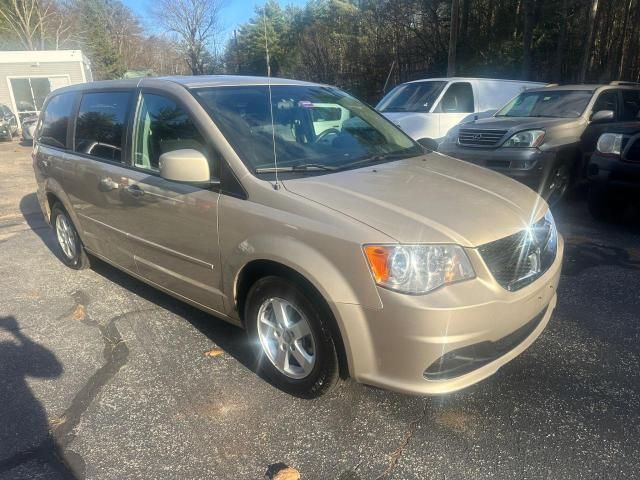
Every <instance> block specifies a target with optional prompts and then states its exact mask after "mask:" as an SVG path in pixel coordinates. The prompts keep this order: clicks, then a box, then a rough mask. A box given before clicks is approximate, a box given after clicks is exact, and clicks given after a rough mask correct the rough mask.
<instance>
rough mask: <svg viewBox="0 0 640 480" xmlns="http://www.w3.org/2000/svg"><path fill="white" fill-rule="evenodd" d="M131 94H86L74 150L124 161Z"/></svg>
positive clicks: (79, 117) (77, 126)
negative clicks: (125, 133) (125, 134)
mask: <svg viewBox="0 0 640 480" xmlns="http://www.w3.org/2000/svg"><path fill="white" fill-rule="evenodd" d="M130 97H131V93H130V92H101V93H86V94H84V95H83V96H82V101H81V102H80V110H79V112H78V120H77V121H76V136H75V151H76V152H79V153H84V154H87V155H92V156H94V157H98V158H101V159H104V160H111V161H114V162H121V161H122V160H123V157H122V148H123V143H124V129H125V124H126V119H127V109H128V107H129V99H130Z"/></svg>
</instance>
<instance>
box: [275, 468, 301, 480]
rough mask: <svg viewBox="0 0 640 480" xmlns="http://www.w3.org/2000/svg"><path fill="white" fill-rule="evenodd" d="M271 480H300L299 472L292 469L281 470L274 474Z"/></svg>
mask: <svg viewBox="0 0 640 480" xmlns="http://www.w3.org/2000/svg"><path fill="white" fill-rule="evenodd" d="M271 478H272V480H300V472H299V471H298V470H296V469H295V468H292V467H287V468H283V469H282V470H280V471H279V472H278V473H276V474H275V475H274V476H273V477H271Z"/></svg>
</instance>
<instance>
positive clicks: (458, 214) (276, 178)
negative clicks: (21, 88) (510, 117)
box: [33, 76, 563, 397]
mask: <svg viewBox="0 0 640 480" xmlns="http://www.w3.org/2000/svg"><path fill="white" fill-rule="evenodd" d="M33 166H34V170H35V174H36V178H37V182H38V197H39V200H40V204H41V207H42V210H43V212H44V214H45V217H46V218H47V220H48V221H49V222H50V224H51V225H52V227H53V229H54V231H55V236H56V239H57V242H58V244H59V246H60V249H61V258H62V259H63V261H64V262H65V263H66V264H67V265H68V266H70V267H72V268H76V269H80V268H86V267H88V266H89V261H90V258H92V257H97V258H100V259H102V260H104V261H106V262H108V263H110V264H112V265H114V266H115V267H117V268H119V269H121V270H123V271H125V272H127V273H129V274H131V275H133V276H134V277H136V278H138V279H140V280H142V281H144V282H147V283H148V284H150V285H153V286H154V287H156V288H158V289H160V290H162V291H164V292H166V293H168V294H170V295H172V296H174V297H176V298H178V299H180V300H183V301H185V302H188V303H190V304H192V305H194V306H196V307H198V308H200V309H202V310H205V311H207V312H210V313H211V314H213V315H215V316H216V317H219V318H222V319H224V320H226V321H228V322H231V323H233V324H235V325H238V326H240V327H243V328H245V329H246V330H247V332H248V334H249V337H250V339H251V341H252V342H253V344H254V346H255V351H256V353H257V357H256V360H257V363H256V365H257V366H256V368H257V370H258V372H259V373H260V374H261V375H263V376H265V377H266V378H268V379H269V380H270V381H271V382H272V383H273V384H275V385H276V386H278V387H279V388H281V389H282V390H284V391H286V392H289V393H291V394H294V395H297V396H301V397H315V396H319V395H321V394H323V393H325V392H326V391H328V390H329V389H330V388H331V387H332V386H333V385H335V384H336V382H337V381H338V380H339V379H340V378H344V377H346V376H351V377H352V378H354V379H355V380H357V381H359V382H363V383H367V384H370V385H376V386H380V387H384V388H388V389H392V390H396V391H400V392H406V393H412V394H440V393H446V392H452V391H455V390H458V389H461V388H464V387H466V386H469V385H471V384H474V383H476V382H478V381H480V380H482V379H484V378H486V377H488V376H489V375H491V374H493V373H494V372H496V371H497V370H498V369H499V368H500V367H501V366H502V365H504V364H505V363H507V362H508V361H510V360H511V359H513V358H514V357H516V356H517V355H518V354H520V353H521V352H523V351H524V350H525V349H526V348H527V347H528V346H529V345H531V344H532V343H533V342H534V341H535V339H536V338H537V337H538V336H539V335H540V333H541V332H542V330H543V329H544V328H545V326H546V325H547V323H548V322H549V318H550V316H551V314H552V312H553V310H554V307H555V305H556V287H557V285H558V279H559V277H560V266H561V262H562V253H563V241H562V238H561V237H560V236H559V235H558V233H557V231H556V227H555V223H554V220H553V216H552V215H551V212H550V211H549V208H548V206H547V204H546V203H545V202H544V200H542V199H541V198H540V197H539V196H538V195H537V194H536V193H535V192H533V191H532V190H530V189H528V188H527V187H524V186H522V185H521V184H519V183H517V182H516V181H514V180H510V179H508V178H507V177H505V176H502V175H500V174H498V173H495V172H492V171H490V170H486V169H484V168H481V167H477V166H474V165H471V164H469V163H466V162H462V161H458V160H455V159H452V158H449V157H446V156H443V155H441V154H437V153H430V152H428V151H427V150H426V149H425V148H424V147H423V146H422V145H421V144H420V143H418V142H415V141H414V140H412V139H411V138H409V137H408V136H407V135H406V134H404V133H403V132H402V131H400V130H399V129H398V128H397V127H395V126H394V125H393V124H392V123H390V122H389V121H388V120H386V119H385V118H384V117H382V116H381V115H380V114H378V113H377V112H376V111H374V110H373V109H372V108H370V107H368V106H367V105H365V104H363V103H361V102H359V101H358V100H356V99H354V98H353V97H351V96H350V95H348V94H346V93H345V92H343V91H340V90H339V89H337V88H334V87H330V86H326V85H318V84H313V83H306V82H299V81H293V80H283V79H267V78H255V77H231V76H209V77H208V76H202V77H175V78H144V79H142V80H139V79H136V80H120V81H108V82H95V83H89V84H83V85H75V86H70V87H65V88H61V89H58V90H55V91H54V92H53V93H51V94H50V95H49V97H48V98H47V100H46V102H45V105H44V107H43V113H42V115H41V118H40V121H39V124H38V127H37V131H36V135H35V141H34V150H33Z"/></svg>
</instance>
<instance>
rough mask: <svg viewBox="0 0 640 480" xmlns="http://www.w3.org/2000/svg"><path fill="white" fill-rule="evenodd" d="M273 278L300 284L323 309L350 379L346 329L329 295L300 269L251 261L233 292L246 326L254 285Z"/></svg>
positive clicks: (342, 370) (342, 368)
mask: <svg viewBox="0 0 640 480" xmlns="http://www.w3.org/2000/svg"><path fill="white" fill-rule="evenodd" d="M272 275H273V276H278V277H281V278H285V279H287V280H289V281H291V282H292V283H294V284H296V285H297V286H298V287H300V288H301V289H302V290H303V291H304V292H305V293H306V294H307V295H309V296H310V297H311V298H312V300H313V301H314V303H316V304H317V305H318V306H319V307H320V308H321V309H322V311H323V318H325V319H326V322H327V326H328V328H329V331H330V333H331V336H332V338H333V341H334V343H335V347H336V352H337V354H338V360H339V368H340V376H341V377H342V378H346V377H348V376H349V370H350V362H349V357H348V355H347V349H346V345H345V338H344V334H343V329H341V328H340V325H339V323H338V321H337V319H336V312H334V310H333V309H332V308H331V304H330V302H329V301H327V299H326V297H325V294H323V293H322V292H321V291H320V289H319V288H318V287H316V285H314V283H313V282H312V281H311V280H309V279H308V278H307V277H306V276H305V275H303V274H302V273H300V272H299V271H297V270H296V269H294V268H292V267H290V266H288V265H285V264H284V263H280V262H279V261H275V260H268V259H254V260H251V261H249V262H247V263H246V264H245V265H244V266H243V267H242V269H241V270H240V271H239V272H238V274H237V275H236V279H235V282H234V290H233V301H234V306H235V309H236V310H237V312H238V315H239V317H240V321H241V322H242V323H243V325H244V307H245V302H246V298H247V294H248V293H249V290H250V289H251V286H252V285H253V284H254V283H255V282H257V281H258V280H259V279H261V278H264V277H267V276H272Z"/></svg>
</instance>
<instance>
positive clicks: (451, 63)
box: [447, 0, 460, 77]
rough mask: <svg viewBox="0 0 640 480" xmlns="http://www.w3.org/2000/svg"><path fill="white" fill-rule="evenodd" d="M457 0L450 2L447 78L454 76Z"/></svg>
mask: <svg viewBox="0 0 640 480" xmlns="http://www.w3.org/2000/svg"><path fill="white" fill-rule="evenodd" d="M459 7H460V5H459V0H452V1H451V27H450V32H449V57H448V59H447V76H448V77H453V76H454V75H455V74H456V50H457V48H458V25H459V23H460V8H459Z"/></svg>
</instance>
